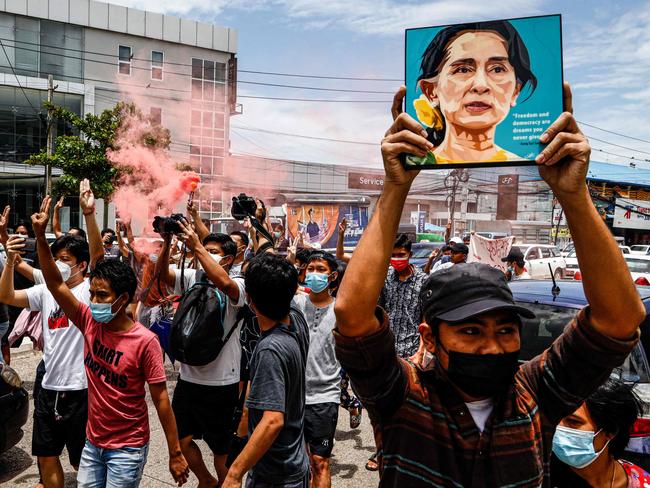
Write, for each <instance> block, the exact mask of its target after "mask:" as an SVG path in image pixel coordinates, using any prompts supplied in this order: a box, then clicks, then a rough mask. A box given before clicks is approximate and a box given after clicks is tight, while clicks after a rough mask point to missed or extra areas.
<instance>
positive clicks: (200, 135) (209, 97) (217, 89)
mask: <svg viewBox="0 0 650 488" xmlns="http://www.w3.org/2000/svg"><path fill="white" fill-rule="evenodd" d="M225 83H226V64H225V63H218V62H216V61H211V60H209V59H199V58H192V105H193V106H192V113H191V115H190V121H191V123H190V162H191V163H192V165H193V166H194V168H195V169H196V170H197V171H198V172H199V173H200V174H203V175H216V176H219V175H223V158H224V147H225V131H224V126H225V123H226V122H225V110H226V85H225Z"/></svg>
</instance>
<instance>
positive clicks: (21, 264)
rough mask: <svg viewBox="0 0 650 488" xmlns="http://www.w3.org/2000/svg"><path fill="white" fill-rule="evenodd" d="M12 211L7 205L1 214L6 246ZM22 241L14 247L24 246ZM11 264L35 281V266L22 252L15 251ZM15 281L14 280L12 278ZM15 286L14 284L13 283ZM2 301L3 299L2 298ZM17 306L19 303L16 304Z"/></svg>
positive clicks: (0, 238) (1, 239)
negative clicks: (28, 262)
mask: <svg viewBox="0 0 650 488" xmlns="http://www.w3.org/2000/svg"><path fill="white" fill-rule="evenodd" d="M10 212H11V207H10V206H9V205H7V206H6V207H5V208H4V210H3V211H2V213H1V214H0V244H2V245H3V246H4V247H5V250H6V247H7V242H8V241H9V233H8V232H7V227H8V225H9V214H10ZM21 243H22V240H20V239H18V240H16V241H15V242H14V247H16V246H20V247H21V248H22V247H24V246H21V245H20V244H21ZM11 266H13V269H14V270H15V271H17V272H18V273H20V274H21V275H22V276H24V277H25V278H27V279H28V280H29V281H34V268H32V267H31V266H30V265H29V264H27V263H26V262H25V261H23V260H22V259H21V258H20V254H18V253H15V257H14V258H13V259H12V261H11ZM12 283H13V280H12ZM12 288H13V285H12ZM0 301H2V300H0ZM16 306H17V305H16Z"/></svg>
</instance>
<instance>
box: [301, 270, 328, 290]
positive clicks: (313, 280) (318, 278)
mask: <svg viewBox="0 0 650 488" xmlns="http://www.w3.org/2000/svg"><path fill="white" fill-rule="evenodd" d="M305 285H306V286H307V288H309V289H310V290H311V291H313V292H314V293H320V292H321V291H323V290H324V289H325V288H327V285H329V275H326V274H322V273H307V276H306V277H305Z"/></svg>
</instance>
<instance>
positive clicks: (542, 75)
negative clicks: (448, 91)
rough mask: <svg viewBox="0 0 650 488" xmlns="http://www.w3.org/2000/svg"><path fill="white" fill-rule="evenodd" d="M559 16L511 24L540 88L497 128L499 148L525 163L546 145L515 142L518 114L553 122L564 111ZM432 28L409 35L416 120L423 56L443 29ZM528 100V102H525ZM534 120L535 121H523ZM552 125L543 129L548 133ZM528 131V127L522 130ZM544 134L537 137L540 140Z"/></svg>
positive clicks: (409, 91)
mask: <svg viewBox="0 0 650 488" xmlns="http://www.w3.org/2000/svg"><path fill="white" fill-rule="evenodd" d="M560 18H561V17H560V16H559V15H550V16H544V17H531V18H526V19H515V20H510V21H509V22H510V23H511V24H512V26H513V27H514V28H515V29H517V32H519V35H520V36H521V38H522V39H523V41H524V44H525V45H526V47H527V48H528V55H529V56H530V60H531V68H532V71H533V73H534V74H535V76H536V77H537V88H536V90H535V92H534V93H533V95H532V96H531V97H530V98H528V99H527V100H526V97H527V95H528V93H529V90H524V92H523V93H522V95H520V96H519V100H518V102H517V105H516V106H515V107H513V108H512V109H511V110H510V113H509V114H508V116H507V117H506V119H505V120H504V121H503V122H501V123H500V124H499V125H498V126H497V132H496V144H497V145H499V146H501V147H502V148H504V149H506V150H508V151H510V152H513V153H515V154H517V155H519V156H522V157H523V158H525V159H534V158H535V156H536V155H537V154H539V152H540V150H541V148H542V147H543V145H541V144H539V143H536V144H530V143H529V144H524V142H527V141H513V140H512V136H513V133H512V130H513V125H512V123H513V122H514V121H515V118H514V117H513V114H515V113H534V112H537V113H541V112H549V116H548V117H547V118H548V119H549V120H550V121H551V122H553V121H554V120H555V119H556V118H557V117H558V116H559V115H560V114H561V113H562V110H563V107H562V35H561V25H560ZM445 27H446V26H442V27H430V28H422V29H409V30H407V31H406V111H407V113H409V114H410V115H411V116H412V117H413V118H415V119H416V120H417V116H416V114H415V109H414V108H413V100H416V99H418V98H419V97H420V95H421V94H422V91H421V90H420V89H419V88H417V87H416V83H417V79H418V77H419V76H420V63H421V59H422V53H424V51H425V50H426V48H427V46H428V45H429V43H430V42H431V40H432V39H433V38H434V37H435V35H436V34H437V33H438V32H439V31H441V30H442V29H444V28H445ZM524 100H525V101H524ZM520 120H534V119H520ZM548 125H550V124H546V125H545V126H542V129H546V128H547V127H548ZM520 127H526V126H520ZM539 135H541V133H537V134H536V136H537V137H539Z"/></svg>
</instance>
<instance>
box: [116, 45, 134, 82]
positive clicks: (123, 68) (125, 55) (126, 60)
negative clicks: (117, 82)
mask: <svg viewBox="0 0 650 488" xmlns="http://www.w3.org/2000/svg"><path fill="white" fill-rule="evenodd" d="M119 57H120V61H119V66H118V72H119V73H120V74H121V75H127V76H130V75H131V57H132V56H131V48H130V47H129V46H120V48H119Z"/></svg>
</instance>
